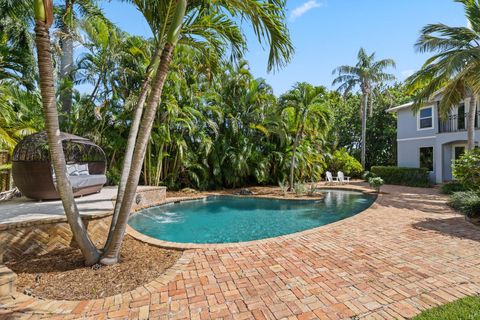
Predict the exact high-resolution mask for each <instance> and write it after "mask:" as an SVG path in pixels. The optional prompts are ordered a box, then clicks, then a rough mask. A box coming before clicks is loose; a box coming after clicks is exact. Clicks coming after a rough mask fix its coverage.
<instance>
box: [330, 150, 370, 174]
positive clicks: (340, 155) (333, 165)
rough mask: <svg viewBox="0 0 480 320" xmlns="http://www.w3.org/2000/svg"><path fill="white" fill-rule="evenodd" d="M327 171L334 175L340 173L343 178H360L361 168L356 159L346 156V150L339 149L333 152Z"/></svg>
mask: <svg viewBox="0 0 480 320" xmlns="http://www.w3.org/2000/svg"><path fill="white" fill-rule="evenodd" d="M327 165H328V170H329V171H331V172H334V173H337V172H338V171H342V172H343V173H344V174H345V176H349V177H352V178H360V177H361V174H362V172H363V167H362V165H361V164H360V162H358V160H357V159H355V158H354V157H352V156H351V155H349V154H348V152H347V150H345V149H339V150H337V151H335V152H334V153H333V155H332V157H331V158H330V159H329V160H328V163H327Z"/></svg>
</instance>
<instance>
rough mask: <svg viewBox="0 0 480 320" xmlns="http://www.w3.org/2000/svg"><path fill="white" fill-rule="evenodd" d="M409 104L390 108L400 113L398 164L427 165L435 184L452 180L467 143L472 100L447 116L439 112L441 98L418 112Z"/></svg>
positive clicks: (479, 127) (479, 125)
mask: <svg viewBox="0 0 480 320" xmlns="http://www.w3.org/2000/svg"><path fill="white" fill-rule="evenodd" d="M412 104H413V103H407V104H404V105H401V106H397V107H394V108H391V109H389V110H388V112H395V113H397V146H398V149H397V165H398V166H399V167H408V168H428V169H429V170H430V179H431V181H432V182H435V183H442V182H445V181H450V180H452V179H453V177H452V161H453V160H455V159H458V157H460V156H461V155H462V154H463V153H464V152H465V148H466V146H467V121H468V112H469V110H468V109H469V107H468V106H469V100H468V99H466V101H465V102H464V103H461V104H460V105H458V106H455V107H453V108H452V110H451V112H450V115H449V117H448V119H446V120H442V119H440V117H439V113H438V105H439V102H438V99H437V100H434V101H433V102H431V103H429V104H426V105H425V106H424V107H422V108H420V110H419V111H418V112H416V113H415V112H413V110H412V109H411V107H412ZM479 118H480V111H479V110H478V108H477V115H476V119H475V128H476V130H475V142H476V145H477V146H478V145H479V140H480V119H479Z"/></svg>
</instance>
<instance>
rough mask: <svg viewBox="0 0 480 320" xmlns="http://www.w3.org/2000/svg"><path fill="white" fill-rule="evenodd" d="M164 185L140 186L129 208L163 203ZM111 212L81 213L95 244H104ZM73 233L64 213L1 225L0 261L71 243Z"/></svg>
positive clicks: (135, 209)
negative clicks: (62, 214)
mask: <svg viewBox="0 0 480 320" xmlns="http://www.w3.org/2000/svg"><path fill="white" fill-rule="evenodd" d="M165 199H166V188H165V187H141V188H139V190H138V192H137V195H136V196H135V201H134V205H133V207H132V211H137V210H140V209H142V208H146V207H151V206H155V205H158V204H161V203H163V202H165ZM111 215H112V212H102V213H98V214H88V215H83V216H82V220H83V222H84V223H85V225H86V227H87V230H88V233H89V235H90V237H91V239H92V241H93V242H94V243H95V245H97V246H98V247H100V246H102V245H103V244H104V243H105V240H106V238H107V234H108V230H109V228H110V221H111ZM72 239H73V237H72V232H71V230H70V226H69V225H68V223H67V219H66V217H65V216H58V217H49V218H45V219H38V220H32V221H19V222H17V223H15V222H14V223H8V224H4V225H0V263H2V261H9V260H12V259H15V258H18V257H21V256H22V255H25V254H37V255H39V254H45V253H48V252H51V251H53V250H56V249H61V248H65V247H70V246H74V245H75V243H74V242H73V241H72Z"/></svg>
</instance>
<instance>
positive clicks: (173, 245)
mask: <svg viewBox="0 0 480 320" xmlns="http://www.w3.org/2000/svg"><path fill="white" fill-rule="evenodd" d="M317 190H320V191H321V190H345V191H359V192H363V193H365V194H370V195H375V196H376V199H375V201H373V202H372V204H371V205H370V206H369V207H368V208H366V209H365V210H363V211H361V212H359V213H357V214H356V215H354V216H351V217H348V218H345V219H342V220H338V221H335V222H332V223H329V224H327V225H328V226H331V225H332V226H333V225H336V224H338V223H340V222H342V221H344V220H347V219H354V218H355V217H357V216H360V215H362V214H364V213H365V212H367V211H368V210H374V209H375V208H376V204H377V202H378V201H379V200H380V197H381V196H382V193H380V194H377V193H375V192H373V191H372V190H371V189H369V188H367V187H364V186H358V185H349V184H346V185H322V186H320V187H317ZM212 196H234V197H239V198H261V199H272V200H285V201H309V200H310V201H318V200H322V199H323V197H317V198H315V197H311V198H307V197H301V198H282V197H273V196H263V195H260V196H256V195H247V196H242V195H231V194H224V193H207V194H202V195H197V196H194V197H193V196H192V197H183V198H170V199H168V198H167V199H166V201H165V202H164V203H162V204H160V205H154V206H152V207H155V206H162V205H167V204H171V203H180V202H187V201H196V200H202V199H206V198H208V197H212ZM139 211H140V210H139ZM139 211H136V212H134V213H132V215H131V216H133V215H134V214H136V213H138V212H139ZM327 225H322V226H319V227H316V228H313V229H307V230H304V231H299V232H294V233H290V234H286V235H283V236H278V237H270V238H265V239H260V240H251V241H242V242H230V243H180V242H171V241H166V240H160V239H156V238H152V237H150V236H147V235H145V234H143V233H141V232H139V231H137V230H135V229H134V228H132V227H131V226H130V225H129V224H127V230H126V231H127V234H129V235H130V236H132V237H133V238H135V239H137V240H139V241H142V242H145V243H148V244H150V245H153V246H157V247H161V248H166V249H176V250H190V249H226V248H242V247H249V246H253V245H261V244H269V243H278V242H283V241H286V240H289V239H292V238H298V237H302V236H306V235H309V234H312V233H316V232H318V231H320V230H321V229H322V228H324V227H325V226H327Z"/></svg>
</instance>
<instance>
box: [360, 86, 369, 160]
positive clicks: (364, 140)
mask: <svg viewBox="0 0 480 320" xmlns="http://www.w3.org/2000/svg"><path fill="white" fill-rule="evenodd" d="M367 112H368V93H365V94H364V95H363V106H362V151H361V152H362V154H361V162H362V166H363V168H365V158H366V157H365V155H366V149H367V148H366V144H367Z"/></svg>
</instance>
